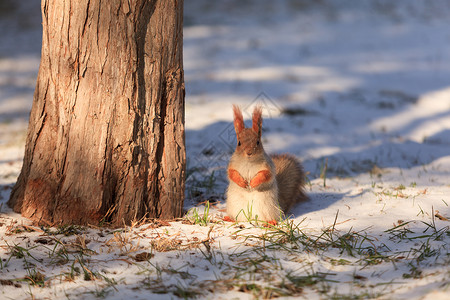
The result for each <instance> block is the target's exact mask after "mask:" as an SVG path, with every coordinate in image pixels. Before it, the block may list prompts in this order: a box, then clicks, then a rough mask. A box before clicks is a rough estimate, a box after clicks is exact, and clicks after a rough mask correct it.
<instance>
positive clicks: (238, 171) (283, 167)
mask: <svg viewBox="0 0 450 300" xmlns="http://www.w3.org/2000/svg"><path fill="white" fill-rule="evenodd" d="M233 112H234V129H235V131H236V138H237V145H236V150H235V151H234V154H233V155H232V156H231V159H230V163H229V164H228V179H229V181H230V183H229V186H228V189H227V202H226V203H227V214H228V216H229V217H230V218H231V219H233V220H236V221H248V220H254V219H257V220H261V221H267V222H277V221H279V220H280V219H282V218H283V217H284V215H285V214H287V213H288V211H289V210H290V209H291V208H292V206H294V205H295V204H296V203H298V202H301V201H303V200H306V199H307V198H308V197H307V195H306V193H305V191H304V184H305V173H304V171H303V167H302V165H301V164H300V162H299V161H297V159H295V158H294V157H293V156H291V155H288V154H284V155H272V156H269V155H267V154H266V152H265V151H264V148H263V145H262V142H261V130H262V109H261V107H255V109H254V111H253V116H252V127H251V128H245V125H244V118H243V116H242V112H241V110H240V109H239V107H237V106H236V105H233Z"/></svg>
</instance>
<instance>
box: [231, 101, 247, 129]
mask: <svg viewBox="0 0 450 300" xmlns="http://www.w3.org/2000/svg"><path fill="white" fill-rule="evenodd" d="M233 113H234V130H236V134H239V133H240V132H241V131H242V130H243V129H244V128H245V125H244V117H243V116H242V112H241V110H240V109H239V107H238V106H237V105H233Z"/></svg>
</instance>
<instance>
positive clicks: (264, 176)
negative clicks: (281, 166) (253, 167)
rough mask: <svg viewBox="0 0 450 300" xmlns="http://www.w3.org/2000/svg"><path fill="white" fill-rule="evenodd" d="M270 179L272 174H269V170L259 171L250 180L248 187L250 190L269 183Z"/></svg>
mask: <svg viewBox="0 0 450 300" xmlns="http://www.w3.org/2000/svg"><path fill="white" fill-rule="evenodd" d="M270 179H272V174H270V171H269V170H262V171H259V172H258V173H257V174H256V175H255V177H253V178H252V180H251V181H250V186H251V187H252V188H255V187H257V186H258V185H260V184H262V183H264V182H267V181H269V180H270Z"/></svg>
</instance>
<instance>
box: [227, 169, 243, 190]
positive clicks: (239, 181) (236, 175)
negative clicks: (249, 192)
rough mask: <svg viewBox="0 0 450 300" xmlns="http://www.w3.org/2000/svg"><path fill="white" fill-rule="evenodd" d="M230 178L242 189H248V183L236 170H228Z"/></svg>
mask: <svg viewBox="0 0 450 300" xmlns="http://www.w3.org/2000/svg"><path fill="white" fill-rule="evenodd" d="M228 177H229V178H230V180H231V181H233V182H234V183H236V184H237V185H238V186H240V187H241V188H244V189H246V188H248V182H247V180H245V179H244V178H243V177H242V176H241V174H239V172H238V171H236V170H235V169H231V168H230V169H228Z"/></svg>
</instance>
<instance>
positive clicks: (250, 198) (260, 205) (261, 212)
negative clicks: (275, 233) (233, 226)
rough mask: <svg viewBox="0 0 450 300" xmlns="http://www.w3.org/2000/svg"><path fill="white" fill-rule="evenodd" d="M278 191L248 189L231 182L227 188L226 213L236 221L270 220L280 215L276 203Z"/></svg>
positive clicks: (274, 189) (276, 218) (273, 189)
mask: <svg viewBox="0 0 450 300" xmlns="http://www.w3.org/2000/svg"><path fill="white" fill-rule="evenodd" d="M277 194H278V191H277V189H276V187H275V188H272V189H269V190H266V191H257V190H248V189H243V188H241V187H239V186H238V185H236V184H234V183H231V184H230V186H229V187H228V190H227V213H228V215H229V216H230V217H231V218H233V219H235V220H237V221H250V220H255V219H258V220H262V221H272V220H278V219H280V217H281V210H280V208H279V205H278V199H277V196H278V195H277Z"/></svg>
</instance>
